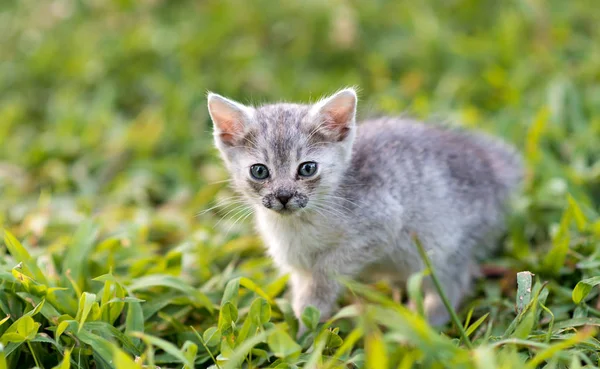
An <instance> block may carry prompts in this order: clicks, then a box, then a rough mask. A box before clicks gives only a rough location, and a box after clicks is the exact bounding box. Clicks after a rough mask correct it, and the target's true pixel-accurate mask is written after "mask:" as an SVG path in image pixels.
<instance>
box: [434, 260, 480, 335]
mask: <svg viewBox="0 0 600 369" xmlns="http://www.w3.org/2000/svg"><path fill="white" fill-rule="evenodd" d="M436 275H437V277H438V279H439V281H440V283H441V285H442V289H443V291H444V294H445V295H446V297H447V298H448V301H449V302H450V305H452V308H453V309H455V310H457V309H458V308H459V306H460V304H461V303H462V301H463V299H464V298H465V297H466V296H468V295H469V294H470V293H471V286H472V280H473V274H472V273H471V268H470V267H469V268H467V270H463V268H459V267H457V269H456V270H448V269H440V270H436ZM423 291H424V294H425V296H424V301H423V305H424V308H425V315H426V317H427V320H428V321H429V324H431V325H432V326H434V327H438V326H442V325H444V324H446V323H448V322H449V321H450V313H449V312H448V309H447V308H446V306H445V305H444V302H443V301H442V298H441V297H440V295H439V294H438V291H437V288H436V287H435V285H434V283H433V280H432V279H431V278H427V279H426V280H425V281H424V285H423Z"/></svg>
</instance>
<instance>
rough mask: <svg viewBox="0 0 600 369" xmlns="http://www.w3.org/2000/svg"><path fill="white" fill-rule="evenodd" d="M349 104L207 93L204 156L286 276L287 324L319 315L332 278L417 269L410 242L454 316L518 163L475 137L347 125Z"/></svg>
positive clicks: (326, 310) (438, 318) (434, 301)
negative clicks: (216, 153)
mask: <svg viewBox="0 0 600 369" xmlns="http://www.w3.org/2000/svg"><path fill="white" fill-rule="evenodd" d="M356 104H357V97H356V93H355V91H354V90H352V89H344V90H341V91H339V92H337V93H336V94H334V95H333V96H331V97H328V98H325V99H323V100H321V101H319V102H317V103H316V104H313V105H301V104H288V103H279V104H273V105H264V106H260V107H250V106H245V105H242V104H240V103H237V102H234V101H232V100H229V99H226V98H224V97H222V96H220V95H217V94H213V93H210V94H209V95H208V109H209V113H210V116H211V118H212V121H213V123H214V138H215V143H216V146H217V147H218V149H219V150H220V152H221V154H222V157H223V159H224V162H225V164H226V166H227V168H228V170H229V172H230V174H231V177H232V181H233V187H234V189H235V190H237V191H238V192H240V193H241V194H242V195H243V196H244V197H245V199H246V200H247V201H248V202H249V203H250V204H251V206H252V207H253V208H254V209H255V214H256V215H255V217H256V223H257V227H258V231H259V232H260V234H261V236H262V238H263V239H264V241H265V243H266V246H267V248H268V252H269V254H270V255H271V256H272V258H273V260H274V261H275V263H276V264H277V266H278V267H279V268H280V269H281V270H282V271H284V272H287V273H290V283H291V288H292V295H293V297H292V306H293V309H294V312H295V314H296V315H297V316H298V317H299V316H300V314H302V312H303V310H304V308H305V307H306V306H308V305H313V306H315V307H316V308H318V309H319V310H320V311H321V317H322V318H323V319H325V318H327V317H329V316H331V315H332V312H333V309H334V305H335V302H336V299H337V297H338V294H339V293H340V289H341V286H340V284H339V283H338V281H337V279H336V278H335V275H343V276H346V277H350V278H360V277H367V280H368V277H371V278H378V276H379V274H382V273H383V274H386V275H389V276H392V277H393V278H394V280H396V281H397V282H400V283H402V282H406V280H407V278H408V277H409V276H410V275H411V274H413V273H415V272H418V271H421V270H422V269H423V263H422V261H421V259H420V257H419V255H418V252H417V249H416V246H415V245H414V244H413V241H412V238H411V234H413V233H414V234H416V235H417V236H418V237H419V239H420V240H421V242H422V243H423V245H424V246H425V247H426V249H427V250H428V253H429V256H430V258H431V259H432V263H433V265H434V268H435V270H436V271H437V273H438V275H439V277H440V279H441V281H442V283H443V287H444V290H445V292H446V293H447V295H448V297H449V299H450V302H451V303H452V304H453V305H454V306H455V307H458V305H459V304H460V302H461V300H462V299H463V298H464V297H465V295H466V294H467V293H468V292H469V291H470V287H471V281H472V279H473V274H474V273H473V271H474V270H476V268H475V267H476V262H477V260H478V259H480V258H482V257H486V256H490V255H491V254H492V253H493V252H494V251H495V250H496V249H497V246H498V245H499V238H500V237H501V235H502V234H503V232H504V230H505V224H504V220H505V219H504V218H505V213H506V211H507V207H506V203H507V200H508V198H509V196H510V195H511V193H513V192H514V191H515V190H517V189H518V187H519V183H520V182H521V178H522V172H523V168H522V163H521V159H520V156H519V155H518V154H517V152H516V151H515V150H514V149H513V148H512V147H511V146H509V145H507V144H505V143H503V142H501V141H500V140H497V139H494V138H491V137H488V136H485V135H482V134H476V133H464V132H463V133H461V132H458V131H456V130H450V129H443V128H441V127H437V126H433V125H425V124H422V123H418V122H414V121H410V120H403V119H399V118H393V117H389V118H380V119H374V120H369V121H365V122H364V123H363V124H361V125H360V126H357V124H356V122H355V115H356ZM423 288H424V292H425V299H424V305H425V311H426V314H427V317H428V319H429V321H430V323H431V324H433V325H441V324H444V323H445V322H447V320H448V319H449V315H448V313H447V311H446V309H445V308H444V305H443V304H442V301H441V299H440V297H439V295H438V294H437V292H436V290H435V288H434V286H433V285H432V282H431V281H430V280H427V279H426V281H425V282H424V286H423Z"/></svg>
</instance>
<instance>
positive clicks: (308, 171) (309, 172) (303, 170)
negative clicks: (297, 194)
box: [298, 161, 317, 177]
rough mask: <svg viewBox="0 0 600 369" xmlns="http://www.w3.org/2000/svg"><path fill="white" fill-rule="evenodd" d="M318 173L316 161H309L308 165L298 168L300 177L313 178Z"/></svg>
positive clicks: (303, 164)
mask: <svg viewBox="0 0 600 369" xmlns="http://www.w3.org/2000/svg"><path fill="white" fill-rule="evenodd" d="M316 172H317V163H315V162H314V161H307V162H306V163H302V164H300V166H299V167H298V175H300V176H301V177H312V176H314V175H315V173H316Z"/></svg>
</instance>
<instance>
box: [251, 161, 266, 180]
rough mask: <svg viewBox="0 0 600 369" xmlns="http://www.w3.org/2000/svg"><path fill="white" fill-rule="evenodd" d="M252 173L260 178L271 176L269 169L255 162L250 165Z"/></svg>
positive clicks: (255, 177) (256, 177)
mask: <svg viewBox="0 0 600 369" xmlns="http://www.w3.org/2000/svg"><path fill="white" fill-rule="evenodd" d="M250 175H251V176H252V177H253V178H254V179H258V180H262V179H267V178H269V170H268V169H267V167H266V166H264V165H262V164H254V165H253V166H251V167H250Z"/></svg>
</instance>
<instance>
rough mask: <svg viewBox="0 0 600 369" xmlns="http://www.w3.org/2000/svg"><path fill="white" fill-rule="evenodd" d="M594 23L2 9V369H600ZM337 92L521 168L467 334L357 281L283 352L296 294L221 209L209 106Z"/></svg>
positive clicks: (467, 316)
mask: <svg viewBox="0 0 600 369" xmlns="http://www.w3.org/2000/svg"><path fill="white" fill-rule="evenodd" d="M597 5H598V4H597V3H596V1H593V0H578V1H562V0H545V1H541V0H540V1H533V0H507V1H502V2H499V1H494V0H481V1H478V0H455V1H445V2H434V1H381V0H373V1H359V0H354V1H344V0H339V1H330V2H321V1H314V0H308V1H298V0H291V1H281V2H273V1H267V0H253V1H245V0H205V1H191V0H190V1H187V0H180V1H166V0H143V1H142V0H139V1H135V0H112V1H109V0H104V1H103V0H87V1H76V0H48V1H36V0H6V1H2V2H0V45H1V47H0V228H3V229H4V230H5V232H4V236H3V238H4V241H3V242H2V241H0V369H8V368H10V369H15V368H18V369H22V368H31V367H36V366H37V367H39V368H46V369H50V368H54V367H58V368H61V369H65V368H85V369H87V368H118V369H124V368H154V367H160V368H194V367H195V368H208V367H210V368H219V369H232V368H240V367H242V368H266V367H270V368H299V367H306V368H330V369H332V368H376V369H379V368H486V369H487V368H492V369H493V368H597V367H600V341H599V340H598V338H600V336H599V335H598V330H597V329H596V328H597V327H598V326H600V293H599V292H600V290H599V288H598V287H597V285H599V284H600V248H599V247H598V245H600V217H599V216H598V211H599V210H600V63H599V62H598V60H600V27H598V24H600V11H598V10H597V9H598V6H597ZM349 85H352V86H358V88H359V90H360V96H359V100H360V101H359V115H360V116H363V117H365V116H373V115H378V114H389V115H394V114H396V115H397V114H405V115H410V116H414V117H417V118H420V119H426V120H432V121H434V120H443V121H446V122H448V123H449V124H454V125H460V126H464V127H467V128H469V129H471V128H472V129H480V130H483V131H487V132H490V133H492V134H495V135H497V136H500V137H504V138H505V139H506V140H508V141H510V142H513V143H514V144H515V145H516V146H517V147H518V148H519V149H520V150H521V151H522V152H523V155H524V157H525V161H526V163H527V175H526V183H525V189H524V192H523V194H522V195H521V196H519V197H518V198H517V199H515V204H514V210H513V211H512V212H511V215H510V232H509V235H508V237H507V238H506V239H505V240H504V241H503V242H504V245H505V247H504V253H503V254H502V255H500V256H498V257H497V258H495V259H494V260H489V261H487V262H486V263H485V265H483V269H484V271H485V272H486V274H487V278H483V279H481V280H479V281H478V283H477V285H476V288H475V290H474V291H473V297H472V298H471V299H469V300H468V301H467V302H466V303H465V304H464V306H463V307H462V308H461V309H460V310H459V311H458V318H459V319H460V324H461V326H463V327H464V329H462V330H463V331H464V334H463V335H461V329H459V328H458V327H457V326H456V325H454V324H448V325H447V326H446V327H445V328H444V329H443V331H442V332H439V330H434V329H432V328H431V327H429V326H428V325H427V323H425V321H424V320H423V319H422V318H421V317H419V316H418V315H416V314H413V313H411V312H409V311H408V310H406V309H405V308H404V307H403V305H402V304H400V303H399V302H398V298H397V297H398V294H399V293H398V292H401V293H400V294H402V295H405V296H406V295H408V296H411V297H412V298H415V299H417V300H418V299H419V298H420V292H419V282H420V280H421V278H422V277H423V274H419V275H415V276H414V277H413V278H412V279H411V283H410V284H409V288H408V289H407V291H398V290H397V288H395V287H394V286H388V285H385V284H383V283H382V284H377V285H362V284H358V283H356V282H353V281H347V282H346V284H347V285H348V292H346V293H345V294H344V296H343V297H342V299H341V302H342V306H343V307H342V309H341V310H340V311H339V313H338V314H337V315H336V316H335V317H334V319H332V320H330V321H328V322H327V323H326V324H317V322H318V318H319V317H318V312H317V311H315V310H310V309H309V310H307V311H306V312H305V314H304V315H303V317H302V320H303V321H304V322H305V323H306V324H307V326H309V327H310V329H309V333H308V334H307V335H305V336H304V337H300V338H296V331H297V326H298V322H297V320H296V319H295V318H294V317H293V315H292V313H291V308H290V304H289V301H288V300H287V298H286V278H287V277H286V276H285V275H280V274H279V273H278V272H277V270H275V268H274V266H273V264H272V263H271V261H270V260H269V258H268V257H267V256H266V254H265V253H264V251H263V248H262V244H261V241H260V239H258V238H257V236H256V235H255V233H254V231H253V227H252V222H251V220H250V219H247V220H244V221H242V218H243V216H244V213H243V212H238V211H237V210H235V209H232V208H231V207H228V206H227V204H226V199H227V198H228V197H230V196H232V195H233V194H232V192H231V190H230V189H228V188H227V183H226V182H225V180H226V179H227V174H226V172H225V170H224V168H223V167H222V165H221V162H220V159H219V158H218V155H217V153H216V150H215V149H214V148H213V146H212V136H211V123H210V120H209V116H208V112H207V109H206V92H207V91H208V90H211V91H215V92H218V93H220V94H223V95H226V96H230V97H232V98H234V99H238V100H240V101H242V102H245V103H255V104H259V103H261V102H265V101H274V100H275V101H276V100H292V101H311V100H312V101H314V100H315V99H316V98H318V97H320V96H321V95H323V94H328V93H331V92H334V91H336V90H338V89H339V88H341V87H344V86H349ZM223 204H225V205H223ZM0 238H2V237H0ZM523 271H530V272H531V273H533V274H534V275H533V276H531V275H530V274H528V273H522V274H519V281H520V288H517V273H518V272H523ZM530 283H531V285H529V284H530Z"/></svg>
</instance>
